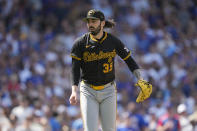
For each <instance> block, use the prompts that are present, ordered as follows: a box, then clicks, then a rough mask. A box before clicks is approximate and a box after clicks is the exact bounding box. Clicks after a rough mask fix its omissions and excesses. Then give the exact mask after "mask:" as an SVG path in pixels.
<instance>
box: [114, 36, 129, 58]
mask: <svg viewBox="0 0 197 131" xmlns="http://www.w3.org/2000/svg"><path fill="white" fill-rule="evenodd" d="M115 40H116V42H115V44H116V52H117V54H118V55H119V56H120V57H121V58H122V59H123V60H127V59H128V58H129V56H131V51H130V50H129V49H128V48H127V47H126V46H125V45H124V44H123V43H122V42H121V41H120V40H119V39H117V38H116V39H115Z"/></svg>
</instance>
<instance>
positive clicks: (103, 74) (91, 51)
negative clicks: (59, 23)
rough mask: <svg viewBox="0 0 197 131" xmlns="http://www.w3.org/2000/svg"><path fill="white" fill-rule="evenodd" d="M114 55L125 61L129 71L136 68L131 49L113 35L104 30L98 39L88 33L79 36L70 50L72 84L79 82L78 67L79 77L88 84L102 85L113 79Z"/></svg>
mask: <svg viewBox="0 0 197 131" xmlns="http://www.w3.org/2000/svg"><path fill="white" fill-rule="evenodd" d="M116 55H119V56H120V57H121V58H122V59H123V60H125V61H126V63H127V64H128V66H129V68H130V70H131V71H133V70H135V69H137V68H138V65H137V64H136V63H135V61H134V60H133V59H132V58H131V51H129V49H128V48H126V47H125V46H124V44H123V43H122V42H121V41H120V40H119V39H118V38H116V37H115V36H113V35H111V34H109V33H107V32H104V34H103V37H102V38H101V39H100V40H97V39H95V38H93V37H92V35H91V34H90V33H86V34H84V35H83V36H81V37H79V38H78V39H77V40H76V41H75V42H74V46H73V48H72V51H71V57H72V61H73V62H72V63H73V65H72V75H73V78H72V79H73V84H74V85H78V83H79V79H80V69H81V79H82V80H84V81H85V82H87V83H88V84H92V85H104V84H107V83H109V82H112V81H113V80H114V79H115V70H114V58H115V56H116ZM127 61H128V62H127ZM79 68H80V69H79Z"/></svg>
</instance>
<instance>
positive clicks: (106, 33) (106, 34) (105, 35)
mask: <svg viewBox="0 0 197 131" xmlns="http://www.w3.org/2000/svg"><path fill="white" fill-rule="evenodd" d="M106 38H107V32H105V36H104V37H103V39H102V40H101V41H100V42H99V43H102V42H103V41H104V40H105V39H106Z"/></svg>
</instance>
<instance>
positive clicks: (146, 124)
mask: <svg viewBox="0 0 197 131" xmlns="http://www.w3.org/2000/svg"><path fill="white" fill-rule="evenodd" d="M92 8H95V9H99V10H101V11H103V12H104V14H105V16H106V18H107V19H114V21H116V26H115V28H113V29H110V30H106V31H107V32H110V33H112V34H114V35H115V36H117V37H118V38H120V39H121V40H122V42H123V43H124V44H125V45H126V46H127V47H128V48H129V49H130V50H131V51H132V56H133V58H134V59H135V60H136V61H137V62H138V64H139V65H140V66H141V68H143V69H144V70H143V77H144V78H145V79H146V80H148V81H150V82H151V83H152V84H153V94H152V95H151V98H150V99H149V100H146V101H145V102H143V103H140V104H136V102H135V99H136V97H137V95H138V93H139V89H138V88H136V87H134V83H135V82H136V78H135V77H134V76H133V75H132V73H131V72H129V69H128V68H127V65H126V64H125V63H124V61H122V60H121V59H120V58H119V57H117V58H116V82H117V89H118V93H117V102H118V106H117V131H178V130H181V131H197V95H196V94H197V93H196V92H197V66H196V65H197V2H196V1H195V0H0V131H82V130H83V126H82V119H81V116H80V108H79V104H78V105H77V106H71V105H70V104H69V96H70V93H71V83H70V70H71V57H70V50H71V48H72V45H73V41H74V40H75V39H76V38H77V37H79V36H80V35H82V34H83V33H86V32H87V29H86V23H84V22H82V21H81V19H82V18H83V17H85V15H86V13H87V11H88V10H89V9H92Z"/></svg>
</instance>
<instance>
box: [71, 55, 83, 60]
mask: <svg viewBox="0 0 197 131" xmlns="http://www.w3.org/2000/svg"><path fill="white" fill-rule="evenodd" d="M71 57H72V58H74V59H76V60H81V58H79V57H77V56H74V55H71Z"/></svg>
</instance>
